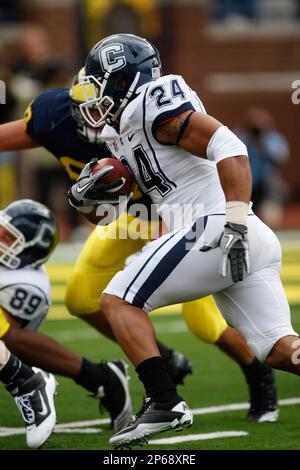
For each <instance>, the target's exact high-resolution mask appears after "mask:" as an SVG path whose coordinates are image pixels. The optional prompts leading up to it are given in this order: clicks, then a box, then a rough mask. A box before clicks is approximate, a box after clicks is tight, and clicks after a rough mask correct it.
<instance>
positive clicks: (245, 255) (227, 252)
mask: <svg viewBox="0 0 300 470" xmlns="http://www.w3.org/2000/svg"><path fill="white" fill-rule="evenodd" d="M247 232H248V230H247V227H246V225H241V224H233V223H227V224H225V227H224V231H223V233H222V235H221V237H218V238H217V239H214V240H213V241H212V242H211V243H209V244H207V245H205V246H203V247H202V248H201V249H200V251H209V250H211V249H214V248H216V247H220V250H221V252H222V260H221V269H220V274H221V276H223V277H226V276H227V269H228V259H229V263H230V269H231V275H232V280H233V282H238V281H242V280H243V279H244V278H245V272H246V274H249V272H250V262H249V244H248V237H247ZM244 267H245V270H244Z"/></svg>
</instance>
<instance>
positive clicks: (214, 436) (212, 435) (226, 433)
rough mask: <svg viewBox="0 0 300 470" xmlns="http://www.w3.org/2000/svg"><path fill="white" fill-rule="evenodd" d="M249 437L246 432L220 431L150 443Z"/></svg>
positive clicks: (157, 440)
mask: <svg viewBox="0 0 300 470" xmlns="http://www.w3.org/2000/svg"><path fill="white" fill-rule="evenodd" d="M241 436H248V433H247V432H245V431H220V432H207V433H204V434H188V435H187V436H178V437H165V438H162V439H154V440H151V441H149V444H157V445H159V444H178V443H180V442H191V441H208V440H209V439H221V438H223V437H241Z"/></svg>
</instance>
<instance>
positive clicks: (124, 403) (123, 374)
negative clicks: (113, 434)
mask: <svg viewBox="0 0 300 470" xmlns="http://www.w3.org/2000/svg"><path fill="white" fill-rule="evenodd" d="M102 365H103V366H104V367H107V370H108V371H109V373H110V377H111V380H110V382H109V385H106V386H103V385H102V386H101V387H99V388H98V391H97V394H96V395H95V396H94V398H99V399H100V406H102V405H103V406H104V408H106V409H107V411H108V412H109V414H110V417H111V425H112V428H113V429H115V430H116V431H119V430H120V429H122V428H124V427H125V426H127V425H128V424H129V423H130V422H131V420H132V402H131V397H130V392H129V387H128V381H129V376H128V374H127V369H128V365H127V364H126V363H125V362H124V361H122V360H121V359H120V360H117V361H111V362H104V363H103V364H102Z"/></svg>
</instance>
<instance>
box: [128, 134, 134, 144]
mask: <svg viewBox="0 0 300 470" xmlns="http://www.w3.org/2000/svg"><path fill="white" fill-rule="evenodd" d="M133 136H134V134H130V135H128V140H129V142H131V141H132V139H133Z"/></svg>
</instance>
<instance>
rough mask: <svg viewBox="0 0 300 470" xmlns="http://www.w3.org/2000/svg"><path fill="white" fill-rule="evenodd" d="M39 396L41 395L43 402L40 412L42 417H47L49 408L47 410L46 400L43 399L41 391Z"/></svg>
mask: <svg viewBox="0 0 300 470" xmlns="http://www.w3.org/2000/svg"><path fill="white" fill-rule="evenodd" d="M39 395H40V400H41V404H42V411H39V414H40V415H41V416H46V414H47V413H48V408H47V405H46V403H45V400H44V398H43V395H42V394H41V392H40V391H39Z"/></svg>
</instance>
